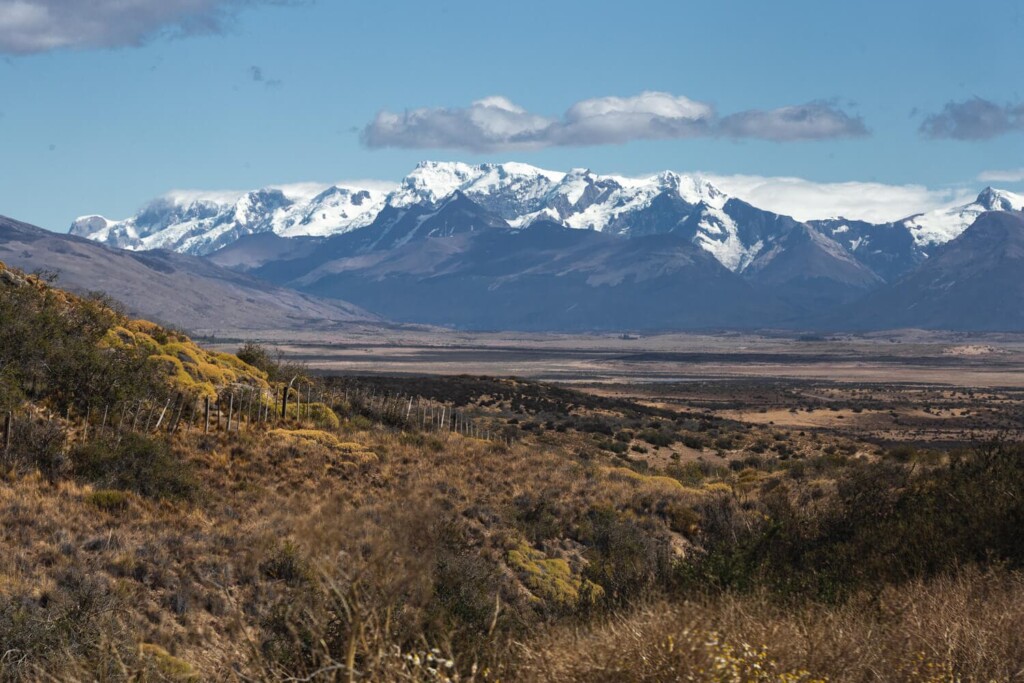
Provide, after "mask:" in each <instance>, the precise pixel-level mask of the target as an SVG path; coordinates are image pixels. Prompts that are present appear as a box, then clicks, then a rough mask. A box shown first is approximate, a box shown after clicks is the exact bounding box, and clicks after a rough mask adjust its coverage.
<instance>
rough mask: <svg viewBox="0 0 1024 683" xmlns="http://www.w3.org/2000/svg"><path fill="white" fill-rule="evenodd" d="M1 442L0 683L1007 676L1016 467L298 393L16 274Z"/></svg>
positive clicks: (1, 293)
mask: <svg viewBox="0 0 1024 683" xmlns="http://www.w3.org/2000/svg"><path fill="white" fill-rule="evenodd" d="M243 358H244V360H243ZM286 383H287V384H291V386H292V387H293V389H292V391H290V392H288V394H287V396H288V404H287V405H286V406H285V409H284V411H283V412H284V417H282V416H281V415H280V412H279V411H278V408H279V406H280V402H279V400H278V399H279V397H280V396H282V395H283V394H284V392H283V387H284V386H285V384H286ZM296 388H297V390H296ZM755 393H757V392H755ZM854 394H855V395H856V396H861V394H859V393H857V392H854ZM763 398H764V397H762V396H761V395H760V393H757V396H755V400H762V399H763ZM208 400H209V403H207V401H208ZM816 400H817V403H816V404H815V406H812V408H806V407H804V408H803V409H804V410H809V409H813V408H814V407H817V408H818V409H822V408H823V407H824V406H825V405H826V403H827V401H825V400H823V399H820V398H819V399H816ZM857 400H858V401H863V400H865V399H864V398H863V396H861V397H860V398H858V399H857ZM740 404H742V400H740ZM207 405H210V406H211V410H210V412H209V413H208V414H207V412H206V406H207ZM793 410H794V412H795V411H796V410H797V407H796V406H795V405H794V407H793ZM825 410H826V411H827V410H828V409H827V408H825ZM878 412H879V413H880V414H883V415H885V414H887V413H885V410H884V408H879V411H878ZM8 416H9V417H8ZM0 418H2V419H3V426H4V430H3V434H4V441H3V442H0V444H2V451H0V465H2V467H0V473H2V476H0V547H3V548H4V549H5V552H4V553H0V643H3V645H4V648H5V650H4V652H5V654H4V656H3V657H0V680H5V681H6V680H11V681H52V680H62V681H65V680H67V681H93V680H108V681H126V682H127V681H140V680H153V681H176V682H182V681H198V680H295V679H309V680H325V681H422V682H424V683H426V682H427V681H441V680H447V681H497V680H504V681H523V682H525V681H580V682H581V683H582V682H583V681H594V680H608V681H627V682H629V681H640V680H644V681H664V682H665V683H668V682H669V681H675V680H678V679H679V676H680V672H692V675H691V676H690V679H691V680H695V681H723V680H745V681H747V680H749V681H772V682H777V683H781V682H782V681H790V682H792V681H801V682H805V683H811V682H812V681H824V680H828V681H835V682H846V681H849V682H850V683H852V682H853V681H862V680H870V679H871V677H872V676H873V674H874V672H877V671H886V672H888V673H887V677H888V680H893V681H900V682H904V681H905V682H907V683H910V682H911V681H921V680H957V679H962V680H1007V679H1009V678H1010V677H1011V675H1013V672H1017V671H1019V670H1020V668H1021V667H1022V666H1024V660H1022V659H1021V653H1022V652H1024V639H1022V638H1024V636H1022V634H1024V613H1022V612H1021V610H1020V605H1021V604H1022V600H1024V589H1022V583H1021V577H1020V571H1019V570H1020V568H1021V567H1022V566H1024V556H1022V554H1021V547H1020V544H1019V542H1018V540H1019V539H1018V536H1019V524H1018V522H1019V519H1020V516H1021V514H1022V508H1021V505H1022V503H1021V501H1022V500H1024V496H1022V495H1021V491H1022V490H1024V477H1022V475H1021V472H1022V470H1021V469H1020V467H1019V459H1020V457H1021V450H1020V447H1019V446H1017V445H1014V444H1009V443H1002V444H999V443H993V444H990V445H989V446H986V447H983V448H975V449H973V450H963V449H955V450H952V451H950V452H948V453H946V452H943V451H940V450H936V449H922V450H920V451H919V450H917V449H915V448H914V447H912V446H910V445H909V444H904V445H902V446H898V447H894V448H886V447H881V446H878V445H876V444H872V443H869V442H865V441H860V440H858V439H857V438H856V436H855V435H850V434H849V433H846V434H841V433H838V432H833V431H828V430H818V431H814V432H813V433H812V432H808V431H806V430H804V429H802V428H801V429H799V430H797V429H787V428H784V427H780V426H775V425H774V424H772V423H768V424H755V423H748V422H743V421H739V420H738V419H737V418H735V417H732V418H724V417H722V416H719V415H717V414H715V411H712V410H708V409H704V408H701V407H693V408H691V407H687V406H683V405H679V406H669V405H667V404H666V405H663V406H658V407H655V406H652V405H649V404H648V402H646V401H639V400H637V401H634V400H631V399H628V398H610V397H605V396H601V395H599V394H588V393H582V392H577V391H573V390H569V389H566V388H561V387H557V386H551V385H545V384H536V383H530V382H523V381H519V380H515V379H496V378H486V377H468V376H462V377H454V378H423V377H396V378H388V377H338V378H327V379H325V380H315V379H314V378H310V377H307V376H305V374H304V372H303V369H302V368H301V367H300V366H288V365H282V363H281V361H280V360H278V359H275V358H274V356H273V354H272V353H268V350H267V349H263V348H261V347H258V346H254V345H251V344H250V345H245V346H244V347H243V348H242V349H240V352H239V355H238V356H234V355H231V354H211V353H208V352H206V351H204V350H203V349H201V348H200V347H198V346H196V345H195V344H193V343H192V342H191V341H189V340H188V339H187V338H185V337H183V336H180V335H177V334H176V333H174V332H172V331H169V330H166V329H164V328H161V327H160V326H158V325H155V324H153V323H147V322H144V321H132V320H129V319H127V318H125V317H124V316H121V315H119V314H117V313H116V312H114V311H112V310H111V309H109V308H108V307H107V306H105V304H104V303H103V302H102V301H97V300H93V299H89V298H80V297H77V296H74V295H70V294H67V293H65V292H63V291H61V290H59V289H55V288H53V287H50V286H49V285H47V284H46V283H45V282H43V281H41V280H39V279H38V278H35V277H32V276H25V275H24V274H22V273H20V272H18V271H15V270H11V269H8V268H6V267H2V268H0ZM1006 418H1007V419H1014V416H1013V415H1012V414H1011V413H1009V412H1008V413H1007V414H1006ZM837 623H838V624H842V628H837V627H836V624H837ZM964 633H970V634H971V636H970V638H967V639H965V638H963V637H962V634H964ZM624 634H625V635H624ZM936 672H938V674H936ZM890 673H891V675H888V674H890ZM688 675H689V674H688Z"/></svg>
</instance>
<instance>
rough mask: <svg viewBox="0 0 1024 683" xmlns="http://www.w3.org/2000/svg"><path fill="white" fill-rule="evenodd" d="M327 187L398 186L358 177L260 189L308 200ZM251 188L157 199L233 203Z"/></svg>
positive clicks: (384, 188) (172, 193)
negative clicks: (355, 178) (276, 191)
mask: <svg viewBox="0 0 1024 683" xmlns="http://www.w3.org/2000/svg"><path fill="white" fill-rule="evenodd" d="M329 187H343V188H347V189H352V190H373V191H376V192H391V191H392V190H395V189H397V188H398V183H396V182H394V181H392V180H376V179H369V178H367V179H359V180H341V181H338V182H336V183H317V182H305V183H281V184H276V185H266V186H264V187H263V188H261V189H265V190H280V191H281V192H282V193H283V194H284V196H285V197H288V198H289V199H291V200H295V201H308V200H310V199H312V198H313V197H315V196H317V195H318V194H320V193H321V192H323V191H324V190H326V189H327V188H329ZM251 191H252V190H190V189H178V190H171V191H170V192H167V193H165V194H163V195H162V196H161V197H160V198H159V199H158V200H157V201H160V200H169V201H172V202H175V203H179V204H188V203H191V202H196V201H209V202H214V203H216V204H234V203H235V202H237V201H238V200H239V199H241V198H242V196H243V195H245V194H247V193H248V192H251Z"/></svg>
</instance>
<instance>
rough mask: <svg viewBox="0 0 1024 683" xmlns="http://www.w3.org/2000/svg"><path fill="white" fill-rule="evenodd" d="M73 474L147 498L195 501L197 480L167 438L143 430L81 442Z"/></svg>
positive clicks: (75, 456) (75, 457) (197, 488)
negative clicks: (122, 435)
mask: <svg viewBox="0 0 1024 683" xmlns="http://www.w3.org/2000/svg"><path fill="white" fill-rule="evenodd" d="M72 464H73V467H74V473H75V475H77V476H79V477H82V478H83V479H85V480H87V481H90V482H92V483H94V484H96V485H98V486H102V487H103V488H107V489H117V490H121V491H133V492H135V493H138V494H139V495H142V496H146V497H148V498H158V499H170V500H185V501H194V500H196V499H197V498H198V495H199V482H198V480H197V478H196V476H195V474H194V473H193V471H192V467H191V465H190V464H189V462H188V461H186V460H184V459H182V458H179V457H177V456H176V455H175V454H174V453H172V452H171V449H170V446H169V445H168V444H167V442H166V441H163V440H161V439H156V438H151V437H148V436H145V435H142V434H126V435H125V436H124V437H123V438H122V439H121V440H119V441H114V440H100V441H93V442H91V443H88V444H84V445H82V446H79V447H78V448H77V449H75V451H74V453H73V454H72Z"/></svg>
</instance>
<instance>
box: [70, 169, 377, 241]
mask: <svg viewBox="0 0 1024 683" xmlns="http://www.w3.org/2000/svg"><path fill="white" fill-rule="evenodd" d="M386 197H387V194H386V193H385V192H383V191H381V190H378V189H365V188H354V187H340V186H330V187H323V186H311V185H293V186H283V187H279V188H264V189H261V190H255V191H252V192H241V193H237V194H234V195H231V194H224V193H219V194H205V193H190V192H179V193H171V194H168V195H165V196H164V197H160V198H159V199H156V200H154V201H152V202H150V203H149V204H147V205H146V206H145V207H144V208H143V209H142V211H141V212H139V213H138V214H137V215H135V216H133V217H131V218H128V219H126V220H123V221H111V220H109V219H106V218H104V217H103V216H84V217H82V218H79V219H77V220H76V221H75V222H74V223H72V225H71V230H70V232H71V234H72V235H77V236H79V237H86V238H88V239H91V240H94V241H97V242H101V243H103V244H106V245H108V246H112V247H118V248H120V249H129V250H132V251H142V250H150V249H169V250H171V251H177V252H181V253H188V254H197V255H202V254H209V253H211V252H213V251H216V250H217V249H219V248H221V247H223V246H226V245H227V244H230V243H232V242H234V241H235V240H237V239H238V238H239V237H242V236H244V235H253V234H258V233H262V232H273V233H276V234H278V235H282V236H285V237H296V236H302V235H316V236H324V235H331V234H336V233H340V232H346V231H348V230H354V229H356V228H359V227H363V226H365V225H369V224H370V223H372V222H373V219H374V218H375V217H376V216H377V214H378V213H379V212H380V209H381V208H382V207H383V206H384V202H385V199H386Z"/></svg>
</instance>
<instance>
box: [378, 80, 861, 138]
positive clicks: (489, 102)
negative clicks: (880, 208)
mask: <svg viewBox="0 0 1024 683" xmlns="http://www.w3.org/2000/svg"><path fill="white" fill-rule="evenodd" d="M865 134H867V129H866V127H865V126H864V123H863V121H862V120H861V119H860V117H855V116H852V115H850V114H848V113H846V112H844V111H843V110H841V109H840V108H838V107H837V106H836V105H834V104H831V103H828V102H811V103H808V104H804V105H798V106H791V107H783V108H780V109H772V110H749V111H744V112H739V113H736V114H732V115H730V116H726V117H725V118H722V119H719V118H718V116H717V115H716V113H715V110H714V108H713V107H712V106H711V105H710V104H707V103H704V102H699V101H696V100H692V99H690V98H688V97H685V96H681V95H672V94H670V93H665V92H653V91H648V92H643V93H641V94H639V95H636V96H633V97H598V98H592V99H586V100H581V101H579V102H576V103H575V104H573V105H572V106H570V107H569V109H568V110H567V111H566V112H565V114H564V115H563V116H562V117H561V118H551V117H548V116H544V115H541V114H537V113H533V112H530V111H527V110H526V109H524V108H523V107H520V106H519V105H516V104H514V103H513V102H511V101H510V100H508V99H507V98H505V97H500V96H494V97H488V98H485V99H482V100H477V101H476V102H473V103H472V104H470V105H469V106H468V107H451V108H449V107H434V108H431V107H422V108H417V109H408V110H406V111H404V112H402V113H395V112H391V111H386V110H384V111H381V112H379V113H378V114H377V116H376V117H375V118H374V120H373V121H371V122H370V123H369V124H368V125H367V126H366V127H365V128H364V129H363V131H362V133H361V139H362V141H363V144H365V145H366V146H368V147H371V148H380V147H402V148H408V149H465V150H470V151H474V152H492V151H497V150H523V149H540V148H544V147H556V146H589V145H609V144H622V143H626V142H631V141H633V140H665V139H678V138H691V137H712V136H716V135H727V136H729V137H735V138H758V139H764V140H775V141H780V142H782V141H792V140H822V139H829V138H842V137H855V136H861V135H865Z"/></svg>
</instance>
